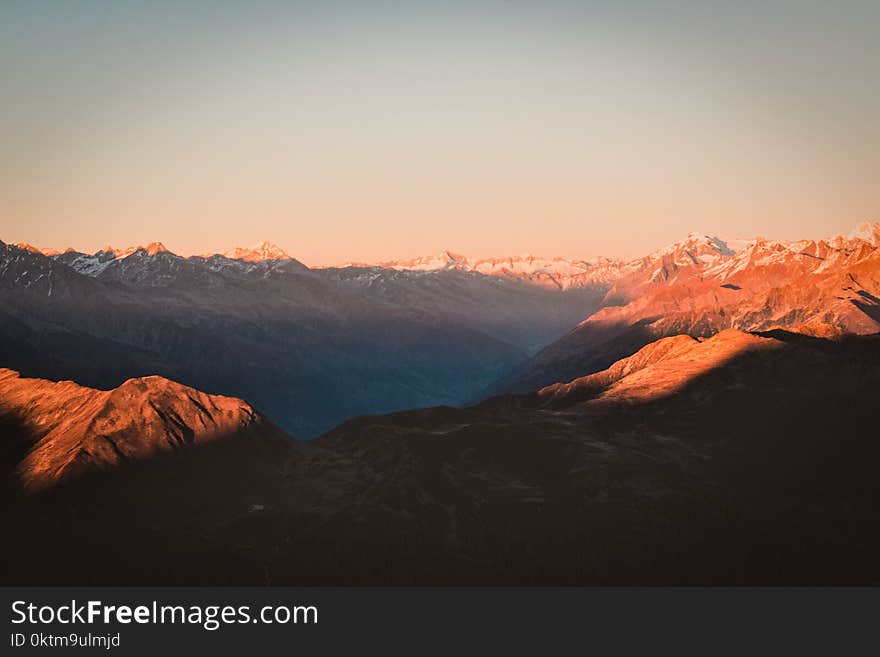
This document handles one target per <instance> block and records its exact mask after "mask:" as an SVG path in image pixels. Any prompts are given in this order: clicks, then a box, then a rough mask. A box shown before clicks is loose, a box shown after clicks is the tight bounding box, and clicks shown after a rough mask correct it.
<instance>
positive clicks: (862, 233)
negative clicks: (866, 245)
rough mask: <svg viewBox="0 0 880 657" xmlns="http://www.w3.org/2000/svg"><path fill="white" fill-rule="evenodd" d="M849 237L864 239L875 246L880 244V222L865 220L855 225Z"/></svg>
mask: <svg viewBox="0 0 880 657" xmlns="http://www.w3.org/2000/svg"><path fill="white" fill-rule="evenodd" d="M847 237H848V238H849V239H862V240H865V241H866V242H870V243H871V244H873V245H874V246H880V222H878V221H864V222H862V223H860V224H858V225H856V226H854V227H853V229H852V230H851V231H849V233H848V234H847Z"/></svg>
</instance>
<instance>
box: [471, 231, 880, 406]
mask: <svg viewBox="0 0 880 657" xmlns="http://www.w3.org/2000/svg"><path fill="white" fill-rule="evenodd" d="M734 246H735V247H736V248H733V247H734ZM878 246H880V224H865V225H862V226H859V227H857V228H856V229H855V230H853V231H852V232H851V233H850V234H849V235H848V236H838V237H835V238H831V239H828V240H819V241H813V240H803V241H799V242H791V243H787V242H776V241H771V240H764V239H757V240H751V241H747V242H741V243H734V242H724V241H722V240H719V239H718V238H714V237H708V236H703V235H699V234H691V235H689V236H688V238H687V239H686V240H684V241H682V242H680V243H677V244H673V245H671V246H670V247H667V248H666V249H662V250H660V251H658V252H656V253H653V254H651V255H649V256H646V257H645V258H641V259H638V260H635V261H632V262H630V263H627V264H626V265H624V266H622V267H621V268H620V270H619V272H618V273H619V276H618V278H617V279H616V280H615V281H614V283H613V284H612V286H611V287H610V289H609V291H608V293H607V294H606V297H605V299H604V300H603V308H602V309H601V310H599V311H598V312H596V313H594V314H593V315H591V316H590V317H588V318H585V319H584V321H582V322H581V323H580V324H579V325H578V326H577V327H574V328H573V330H572V331H570V332H569V333H568V334H566V335H565V336H564V337H563V338H561V339H560V340H558V341H557V342H555V343H553V344H551V345H549V346H547V347H546V348H544V349H543V350H542V351H540V352H539V353H538V354H536V355H535V356H534V357H533V358H531V359H529V360H528V361H527V362H525V363H523V364H522V365H520V366H519V367H518V368H517V369H516V370H515V371H514V372H513V373H511V374H510V375H509V376H506V377H503V378H502V379H501V380H500V381H499V382H497V383H496V384H495V385H493V386H492V387H491V388H490V389H489V391H488V392H490V393H497V392H504V391H510V392H528V391H531V390H535V389H536V388H540V387H542V386H545V385H550V384H552V383H556V382H560V381H568V380H570V379H573V378H576V377H579V376H583V375H585V374H589V373H592V372H597V371H599V370H602V369H604V368H606V367H608V366H609V365H610V364H611V363H613V362H614V361H616V360H617V359H619V358H623V357H626V356H629V355H631V354H633V353H634V352H635V351H637V350H638V349H639V348H641V347H642V346H644V345H646V344H649V343H650V342H653V341H654V340H656V339H658V338H661V337H665V336H671V335H677V334H687V335H691V336H694V337H708V336H711V335H714V334H715V333H718V332H719V331H722V330H724V329H727V328H737V329H741V330H744V331H761V330H767V329H771V328H773V327H793V326H801V325H803V324H807V323H819V324H824V325H828V326H830V327H833V330H839V331H842V332H848V333H856V334H869V333H875V332H877V331H880V250H878Z"/></svg>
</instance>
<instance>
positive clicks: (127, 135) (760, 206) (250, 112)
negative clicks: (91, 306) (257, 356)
mask: <svg viewBox="0 0 880 657" xmlns="http://www.w3.org/2000/svg"><path fill="white" fill-rule="evenodd" d="M878 35H880V3H878V2H876V0H871V1H870V2H835V3H828V2H821V3H820V2H815V3H814V2H810V1H804V0H801V1H797V2H743V1H740V2H724V3H716V2H711V1H702V2H660V1H648V0H645V1H642V2H636V1H629V2H628V1H626V0H616V1H609V2H553V1H548V0H544V1H541V2H538V1H534V2H518V1H517V0H508V1H505V2H501V1H496V2H479V1H476V0H475V1H473V2H454V1H447V2H411V3H403V2H388V3H386V2H356V3H354V2H352V3H343V2H332V1H324V2H318V1H314V2H308V3H295V2H277V3H268V2H235V3H233V2H210V3H207V2H203V3H195V2H193V3H186V2H180V1H175V2H159V1H156V2H149V3H148V2H133V1H126V0H113V1H109V0H108V1H106V2H99V1H91V2H90V1H79V2H73V1H68V2H64V1H60V0H59V1H55V2H41V1H37V0H29V1H26V2H14V1H13V2H11V1H10V0H4V1H3V2H2V4H0V82H2V90H3V92H2V93H3V98H2V103H0V140H2V141H0V143H2V148H0V239H3V240H4V241H7V242H18V241H26V242H30V243H33V244H37V245H40V246H44V247H55V248H60V247H65V246H75V247H77V248H79V249H81V250H88V251H93V250H95V249H97V248H99V247H101V246H104V245H105V244H107V243H110V244H113V245H116V246H125V245H129V244H137V243H147V242H150V241H154V240H159V241H162V242H164V243H165V244H166V245H167V246H168V247H169V248H171V249H172V250H174V251H176V252H178V253H182V254H190V253H200V252H206V251H207V252H214V251H224V250H227V249H228V248H230V247H231V246H233V245H236V244H241V245H248V244H252V243H254V242H257V241H260V240H263V239H269V240H272V241H275V242H277V243H278V244H280V245H281V246H282V247H284V248H285V249H286V250H287V251H288V252H289V253H290V254H291V255H293V256H295V257H297V258H300V259H301V260H303V261H304V262H306V263H307V264H329V263H334V262H342V261H346V260H361V261H365V260H381V259H388V258H398V257H407V256H414V255H421V254H428V253H435V252H438V251H440V250H442V249H451V250H455V251H458V252H464V253H469V254H473V255H507V254H519V253H525V252H531V253H535V254H541V255H567V256H575V257H577V256H589V255H594V254H607V255H614V256H635V255H639V254H641V253H643V252H646V251H649V250H651V249H654V248H657V247H659V246H662V245H664V244H666V243H669V242H672V241H675V240H676V239H679V238H680V237H682V236H683V235H684V234H686V233H687V232H689V231H691V230H700V231H705V232H709V233H714V234H720V235H725V236H732V237H734V236H735V237H752V236H756V235H761V236H765V237H768V238H777V239H795V238H800V237H822V236H827V235H832V234H836V233H840V232H846V231H847V230H848V229H849V228H850V226H851V225H853V224H855V223H858V222H860V221H865V220H877V219H880V184H878V182H880V181H878V172H880V119H878V117H880V37H878Z"/></svg>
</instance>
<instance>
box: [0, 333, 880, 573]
mask: <svg viewBox="0 0 880 657" xmlns="http://www.w3.org/2000/svg"><path fill="white" fill-rule="evenodd" d="M822 336H828V337H822ZM795 382H796V383H795ZM0 386H2V387H3V389H4V390H13V391H16V390H17V392H15V393H14V394H13V395H11V396H9V395H7V396H6V399H7V400H9V401H7V402H6V406H5V407H4V415H3V417H2V418H0V421H5V422H6V423H7V431H6V432H5V433H4V437H6V438H8V437H10V436H16V435H17V436H25V437H29V438H28V442H27V445H28V446H29V449H27V450H24V451H23V452H22V458H20V459H19V461H16V462H15V468H14V469H17V471H18V472H23V471H24V470H26V468H25V467H24V466H22V465H18V464H20V463H30V462H34V458H33V456H32V455H33V454H36V453H38V452H40V451H41V450H42V451H43V452H45V453H46V454H48V455H50V456H51V457H52V459H57V461H54V462H57V463H63V462H64V461H65V459H66V458H67V456H66V455H67V454H68V452H69V450H68V449H67V444H68V441H70V438H69V436H76V439H75V441H74V442H75V443H76V444H77V445H80V446H81V447H84V448H85V449H88V450H89V451H90V452H91V451H94V452H95V453H96V454H97V456H95V457H94V458H96V459H100V461H99V462H100V464H101V467H102V468H104V469H103V471H102V472H101V473H98V472H97V471H96V470H97V468H93V469H91V470H89V471H87V472H84V473H83V474H82V476H80V477H78V478H75V479H71V480H70V481H69V482H68V483H67V484H66V485H64V486H56V487H54V488H52V489H49V490H44V491H43V492H41V493H40V494H33V490H31V494H29V495H26V496H24V497H19V498H18V500H17V502H16V503H15V504H14V505H11V506H8V507H7V508H8V511H7V513H6V516H4V526H5V527H7V535H8V536H14V537H16V539H15V540H14V541H5V542H4V543H3V549H4V551H5V554H4V559H3V564H4V567H5V568H6V571H7V572H6V574H5V577H4V580H5V581H6V582H8V583H29V584H34V583H39V582H51V583H53V584H56V585H57V584H59V583H91V584H101V583H103V584H109V583H112V584H135V583H151V584H182V583H211V584H214V585H218V584H252V585H253V584H258V585H265V584H278V585H281V584H289V585H303V584H507V585H510V584H567V585H572V584H613V585H620V584H641V585H645V584H700V585H705V584H799V585H805V584H875V583H877V582H878V581H880V567H878V563H877V559H876V554H877V550H878V548H880V530H878V527H880V522H878V520H880V511H878V510H880V485H878V483H877V477H876V473H875V467H874V464H875V463H876V461H877V458H878V457H880V444H878V442H877V441H876V439H875V433H876V432H874V431H872V430H871V429H872V427H874V426H875V424H876V411H875V409H876V408H877V407H878V402H880V392H878V391H880V343H878V337H877V336H856V335H849V334H842V333H840V332H838V331H835V330H833V329H832V328H830V327H827V326H823V325H812V326H809V327H806V328H804V329H802V332H794V331H787V330H783V329H773V330H770V331H767V332H761V333H747V332H742V331H738V330H725V331H722V332H719V333H718V334H717V335H715V336H713V337H709V338H697V337H691V336H675V337H670V338H665V339H661V340H659V341H656V342H654V343H652V344H650V345H647V346H646V347H644V348H643V349H641V350H640V351H638V352H637V353H635V354H634V355H632V356H630V357H628V358H626V359H624V360H622V361H620V362H617V363H615V364H614V365H613V366H612V367H611V368H609V369H607V370H605V371H602V372H599V373H596V374H593V375H590V376H586V377H582V378H580V379H578V380H575V381H572V382H570V383H567V384H559V385H555V386H551V387H548V388H545V389H542V390H540V391H537V392H533V393H530V394H528V395H521V396H513V395H508V396H504V397H497V398H493V399H489V400H487V401H485V402H483V403H481V404H479V405H477V406H473V407H470V408H464V409H455V408H449V407H437V408H429V409H421V410H413V411H406V412H400V413H394V414H391V415H384V416H370V417H362V418H357V419H353V420H350V421H348V422H346V423H344V424H342V425H340V426H339V427H337V428H336V429H334V430H332V431H330V432H329V433H327V434H326V435H324V436H322V437H321V438H319V439H317V440H314V441H309V442H306V443H295V442H293V441H280V442H278V443H277V445H276V443H275V441H274V440H273V439H272V434H271V432H270V434H269V435H268V436H267V438H266V439H265V440H260V439H255V438H254V436H253V435H250V436H249V437H248V434H247V431H248V430H249V428H251V427H254V426H255V422H256V420H255V418H256V416H255V415H253V412H252V411H251V410H250V409H249V407H248V406H247V405H246V404H245V403H244V402H241V401H239V400H230V399H216V398H212V397H210V396H207V395H204V396H202V395H200V394H199V393H196V392H195V391H192V390H190V389H188V388H185V387H183V386H179V385H177V384H173V383H171V382H166V381H162V380H157V379H152V378H151V379H147V380H144V381H135V382H129V383H127V384H125V385H124V386H122V387H121V388H120V389H119V390H116V391H110V392H97V391H88V390H83V389H81V388H79V387H78V386H75V385H73V384H70V383H58V384H52V383H48V382H34V381H28V380H23V379H21V378H18V377H16V376H15V375H14V374H13V373H9V372H5V373H4V374H3V376H2V377H0ZM131 386H134V387H135V388H137V390H136V391H134V392H132V393H129V392H128V390H129V388H130V387H131ZM129 394H131V398H130V401H129V400H128V399H129V398H128V395H129ZM120 395H124V396H125V397H124V401H120V402H119V403H112V404H109V400H110V399H112V398H114V396H116V397H117V398H119V396H120ZM97 399H101V400H104V401H103V402H101V404H103V405H102V408H104V409H106V410H105V411H102V412H97V413H93V411H94V409H95V408H96V407H97V406H98V404H95V405H94V406H93V405H92V401H91V400H97ZM196 401H197V402H198V404H196V403H195V402H196ZM56 404H61V405H63V406H64V408H63V411H62V410H58V409H56V408H55V405H56ZM108 404H109V405H108ZM80 407H82V408H83V409H84V411H83V412H82V413H81V414H80V413H79V412H78V411H77V410H76V409H78V408H80ZM201 407H203V408H201ZM172 411H173V412H172ZM175 414H176V416H178V417H179V418H180V419H181V420H182V423H183V424H185V425H186V426H188V427H191V428H192V429H193V435H194V437H195V438H194V440H193V441H191V442H189V443H186V441H184V443H186V444H184V445H181V444H180V441H178V440H176V439H174V438H169V435H170V436H179V435H180V433H179V432H178V429H177V428H176V427H179V425H178V423H177V422H176V421H175V420H174V419H173V418H174V417H175ZM67 416H70V418H71V419H70V422H69V423H66V421H65V419H64V418H66V417H67ZM207 417H212V418H218V420H217V421H218V422H222V423H223V424H224V426H232V425H236V424H238V425H241V431H235V430H233V433H232V435H231V436H230V437H229V438H228V439H226V440H210V439H207V437H206V434H205V433H204V432H205V431H206V430H209V429H210V427H212V426H213V424H212V423H211V422H210V421H209V420H207V419H206V418H207ZM43 418H46V419H47V420H48V421H47V423H46V424H45V425H43V424H41V421H42V419H43ZM77 418H81V420H78V419H77ZM93 418H103V422H104V424H101V425H99V424H98V423H96V422H95V421H93ZM220 418H225V419H222V420H221V419H220ZM13 424H14V427H17V428H15V429H14V430H12V429H9V427H11V426H13ZM261 425H262V426H263V427H264V428H265V429H267V430H268V429H271V427H266V426H265V425H263V424H262V423H260V422H256V426H261ZM131 426H140V427H143V430H140V431H138V432H137V433H136V434H127V433H125V432H126V431H127V430H128V429H127V428H128V427H131ZM76 427H80V428H81V427H85V429H83V430H82V431H80V429H78V428H76ZM107 427H109V434H108V435H110V436H111V437H113V436H116V435H117V434H116V433H113V432H114V431H118V432H122V433H121V434H119V435H120V440H118V441H117V442H118V443H119V445H120V448H121V449H126V450H128V453H131V454H140V453H142V452H143V451H144V450H146V451H147V452H150V453H153V452H154V451H156V450H160V451H161V453H160V454H159V456H153V457H152V458H147V459H143V460H140V461H136V460H135V459H134V458H132V459H129V460H125V461H123V460H121V459H120V460H114V456H113V453H111V452H110V451H103V452H102V451H101V450H100V449H99V446H100V445H102V444H103V443H102V438H101V436H103V435H105V434H107V433H108V428H107ZM16 432H17V433H16ZM169 432H170V433H169ZM242 432H244V433H242ZM259 435H262V434H259ZM40 436H41V438H40ZM122 436H128V438H125V439H122ZM137 436H140V438H138V437H137ZM114 440H115V438H114ZM172 443H173V445H172ZM6 444H7V445H8V444H9V441H8V440H7V442H6ZM52 445H57V447H54V448H52V447H51V446H52ZM56 471H57V469H56ZM61 472H62V473H64V472H66V470H64V469H61ZM25 481H26V478H25ZM18 494H19V495H21V493H18ZM83 536H88V537H89V540H88V541H84V540H82V538H81V537H83ZM78 537H79V538H78ZM59 544H63V545H64V549H63V550H59V549H57V545H59Z"/></svg>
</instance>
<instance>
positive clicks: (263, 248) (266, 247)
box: [223, 241, 290, 262]
mask: <svg viewBox="0 0 880 657" xmlns="http://www.w3.org/2000/svg"><path fill="white" fill-rule="evenodd" d="M223 256H224V257H226V258H230V259H231V260H246V261H248V262H264V261H266V260H290V256H289V255H288V254H287V252H286V251H285V250H284V249H282V248H281V247H280V246H278V245H277V244H274V243H272V242H268V241H263V242H260V243H258V244H254V245H253V246H251V247H248V248H244V247H240V246H237V247H235V248H234V249H232V250H231V251H227V252H226V253H224V254H223Z"/></svg>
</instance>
